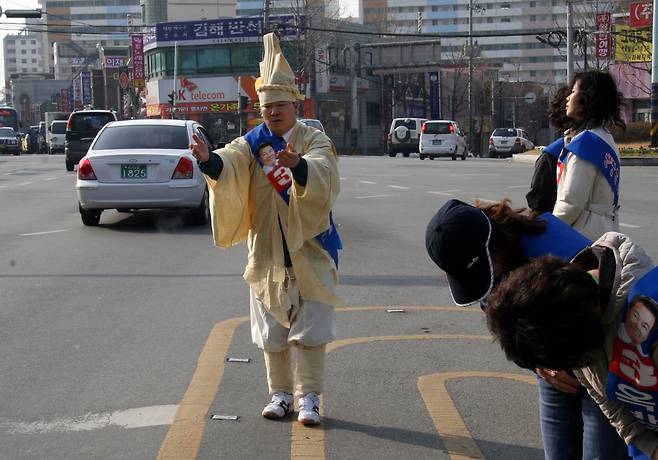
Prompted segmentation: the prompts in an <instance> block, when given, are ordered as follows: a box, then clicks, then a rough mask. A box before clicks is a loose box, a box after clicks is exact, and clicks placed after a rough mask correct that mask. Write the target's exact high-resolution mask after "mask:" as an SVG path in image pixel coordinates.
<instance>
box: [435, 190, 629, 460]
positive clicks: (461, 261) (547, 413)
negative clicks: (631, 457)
mask: <svg viewBox="0 0 658 460" xmlns="http://www.w3.org/2000/svg"><path fill="white" fill-rule="evenodd" d="M425 243H426V248H427V252H428V254H429V256H430V258H431V259H432V261H434V263H436V264H437V265H438V266H439V268H441V269H442V270H443V271H445V272H446V275H447V278H448V285H449V287H450V292H451V295H452V298H453V300H454V301H455V303H456V304H457V305H460V306H466V305H470V304H474V303H477V302H480V304H481V306H482V308H483V309H484V308H486V302H487V298H488V296H489V295H490V293H491V291H492V290H493V289H494V287H495V286H496V285H497V284H498V281H499V280H500V279H502V278H504V277H505V276H507V274H508V273H510V272H511V271H513V270H515V269H517V268H519V267H521V266H522V265H524V264H526V263H528V262H529V261H530V260H531V259H532V258H535V257H539V256H542V255H554V256H558V257H561V258H562V259H564V260H571V259H572V258H573V257H574V256H575V255H576V254H577V253H578V252H580V251H581V250H582V249H583V248H585V247H586V246H588V245H589V244H590V243H591V241H589V240H588V239H586V238H585V237H583V236H582V235H580V234H579V233H578V232H576V231H575V230H573V229H571V228H570V227H569V226H568V225H567V224H565V223H564V222H562V221H560V220H559V219H557V218H556V217H554V216H552V215H551V214H550V213H545V214H542V215H541V216H537V217H535V216H534V214H532V213H531V212H530V211H529V210H527V209H525V208H523V209H512V208H511V207H510V201H509V200H503V201H501V202H499V203H494V204H490V205H481V204H477V205H476V206H472V205H470V204H467V203H464V202H462V201H459V200H454V199H453V200H449V201H448V202H447V203H445V204H444V205H443V206H442V207H441V208H440V209H439V210H438V212H437V213H436V214H435V215H434V216H433V217H432V219H431V220H430V222H429V224H428V225H427V230H426V235H425ZM536 372H537V374H538V388H539V415H540V422H541V430H542V438H543V443H544V453H545V458H546V459H547V460H558V459H559V460H565V459H566V460H571V459H576V458H578V459H580V458H585V459H591V458H597V459H601V460H608V459H610V460H617V459H622V458H627V454H626V445H625V443H624V442H623V440H622V439H621V438H620V437H619V436H617V433H616V432H615V430H614V429H613V428H612V426H611V425H610V424H609V423H608V420H607V419H606V417H605V416H604V415H603V413H602V412H601V411H600V410H599V409H598V406H597V405H596V403H595V402H594V401H593V400H592V398H591V397H590V396H589V395H588V394H587V392H586V391H585V390H584V389H583V388H582V387H581V386H580V385H579V384H578V382H577V380H576V379H575V378H574V377H573V376H571V375H569V374H567V373H566V372H559V373H558V372H553V371H551V370H548V369H536ZM554 387H555V388H554ZM556 388H557V390H556Z"/></svg>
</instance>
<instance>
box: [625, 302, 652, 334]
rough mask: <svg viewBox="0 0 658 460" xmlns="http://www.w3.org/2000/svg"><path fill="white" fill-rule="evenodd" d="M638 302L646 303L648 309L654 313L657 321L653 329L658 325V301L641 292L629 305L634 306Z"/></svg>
mask: <svg viewBox="0 0 658 460" xmlns="http://www.w3.org/2000/svg"><path fill="white" fill-rule="evenodd" d="M638 302H639V303H641V304H642V305H644V306H645V307H646V308H647V310H649V312H650V313H651V314H652V315H653V317H654V319H655V320H656V322H655V323H654V325H653V327H652V328H651V330H653V329H655V328H656V326H658V302H656V301H655V300H653V299H652V298H651V297H647V296H645V295H642V294H640V295H636V296H635V297H633V300H631V302H630V304H629V305H630V306H631V307H632V306H633V305H635V304H636V303H638Z"/></svg>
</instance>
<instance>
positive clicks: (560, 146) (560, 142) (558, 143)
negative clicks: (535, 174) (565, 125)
mask: <svg viewBox="0 0 658 460" xmlns="http://www.w3.org/2000/svg"><path fill="white" fill-rule="evenodd" d="M562 150H564V137H559V138H557V139H555V140H554V141H553V142H551V143H550V144H549V145H547V146H546V147H544V150H543V152H546V153H549V154H551V155H553V156H554V157H555V158H560V154H561V153H562Z"/></svg>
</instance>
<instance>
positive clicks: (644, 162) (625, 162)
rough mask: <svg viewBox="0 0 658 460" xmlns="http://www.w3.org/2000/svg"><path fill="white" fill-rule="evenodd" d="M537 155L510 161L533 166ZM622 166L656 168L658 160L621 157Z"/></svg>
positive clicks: (520, 156)
mask: <svg viewBox="0 0 658 460" xmlns="http://www.w3.org/2000/svg"><path fill="white" fill-rule="evenodd" d="M538 157H539V155H529V154H527V153H516V154H514V155H512V161H514V162H515V163H530V164H534V163H535V161H536V160H537V158H538ZM621 165H622V166H658V158H641V157H621Z"/></svg>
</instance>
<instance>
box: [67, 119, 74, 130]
mask: <svg viewBox="0 0 658 460" xmlns="http://www.w3.org/2000/svg"><path fill="white" fill-rule="evenodd" d="M72 129H73V117H69V119H68V121H67V122H66V130H67V131H71V130H72Z"/></svg>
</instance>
